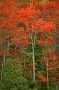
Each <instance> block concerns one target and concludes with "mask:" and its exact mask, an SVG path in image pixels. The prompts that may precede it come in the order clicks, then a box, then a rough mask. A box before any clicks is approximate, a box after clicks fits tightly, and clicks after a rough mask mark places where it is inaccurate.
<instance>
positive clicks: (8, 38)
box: [7, 38, 9, 55]
mask: <svg viewBox="0 0 59 90" xmlns="http://www.w3.org/2000/svg"><path fill="white" fill-rule="evenodd" d="M7 55H9V38H8V49H7Z"/></svg>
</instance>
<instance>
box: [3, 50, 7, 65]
mask: <svg viewBox="0 0 59 90" xmlns="http://www.w3.org/2000/svg"><path fill="white" fill-rule="evenodd" d="M5 58H6V56H5V51H4V53H3V63H4V65H5V62H6V60H5Z"/></svg>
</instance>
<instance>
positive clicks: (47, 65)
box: [47, 61, 49, 90]
mask: <svg viewBox="0 0 59 90" xmlns="http://www.w3.org/2000/svg"><path fill="white" fill-rule="evenodd" d="M47 90H49V72H48V61H47Z"/></svg>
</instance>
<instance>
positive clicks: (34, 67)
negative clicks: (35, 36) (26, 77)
mask: <svg viewBox="0 0 59 90" xmlns="http://www.w3.org/2000/svg"><path fill="white" fill-rule="evenodd" d="M32 50H33V56H32V58H33V80H34V81H35V55H34V45H32Z"/></svg>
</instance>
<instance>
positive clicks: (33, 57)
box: [31, 34, 36, 81]
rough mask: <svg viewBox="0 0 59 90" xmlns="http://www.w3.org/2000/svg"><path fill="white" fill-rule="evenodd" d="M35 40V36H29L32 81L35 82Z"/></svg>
mask: <svg viewBox="0 0 59 90" xmlns="http://www.w3.org/2000/svg"><path fill="white" fill-rule="evenodd" d="M35 38H36V34H35V35H34V37H33V35H31V40H32V59H33V80H34V81H35V53H34V52H35V49H34V48H35Z"/></svg>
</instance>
